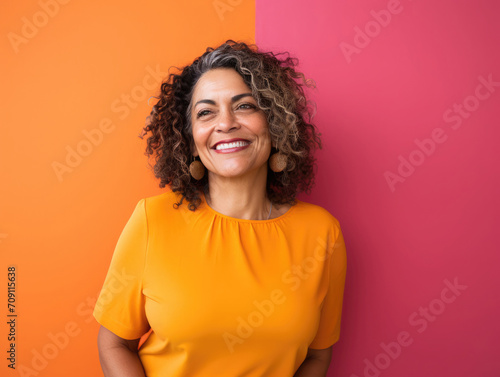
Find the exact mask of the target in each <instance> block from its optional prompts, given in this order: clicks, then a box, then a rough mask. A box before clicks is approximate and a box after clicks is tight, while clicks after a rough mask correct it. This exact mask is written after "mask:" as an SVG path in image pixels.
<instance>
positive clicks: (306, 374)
mask: <svg viewBox="0 0 500 377" xmlns="http://www.w3.org/2000/svg"><path fill="white" fill-rule="evenodd" d="M332 348H333V346H330V347H328V348H325V349H322V350H314V349H311V348H309V349H308V350H307V355H306V358H305V359H304V361H303V362H302V364H301V365H300V367H299V369H297V371H296V372H295V374H294V375H293V377H325V376H326V372H328V367H329V366H330V361H331V360H332Z"/></svg>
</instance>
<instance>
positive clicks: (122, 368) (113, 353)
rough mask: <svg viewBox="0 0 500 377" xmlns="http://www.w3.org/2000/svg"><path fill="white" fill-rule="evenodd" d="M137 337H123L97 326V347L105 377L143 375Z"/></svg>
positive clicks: (139, 376) (136, 376)
mask: <svg viewBox="0 0 500 377" xmlns="http://www.w3.org/2000/svg"><path fill="white" fill-rule="evenodd" d="M139 340H140V338H139V339H133V340H128V339H123V338H121V337H119V336H118V335H116V334H114V333H113V332H111V331H110V330H108V329H107V328H105V327H104V326H101V327H100V328H99V334H98V335H97V348H98V349H99V361H100V362H101V368H102V371H103V373H104V376H105V377H145V376H146V374H145V373H144V368H143V366H142V363H141V360H140V359H139V355H138V353H137V350H138V345H139Z"/></svg>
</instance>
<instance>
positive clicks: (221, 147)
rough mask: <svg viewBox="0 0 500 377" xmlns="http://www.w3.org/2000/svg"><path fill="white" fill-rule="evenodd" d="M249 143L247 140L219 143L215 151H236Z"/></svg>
mask: <svg viewBox="0 0 500 377" xmlns="http://www.w3.org/2000/svg"><path fill="white" fill-rule="evenodd" d="M249 145H250V142H247V141H236V142H234V143H220V144H217V146H216V147H215V151H216V152H217V153H232V152H238V151H241V150H243V149H245V148H247V147H248V146H249Z"/></svg>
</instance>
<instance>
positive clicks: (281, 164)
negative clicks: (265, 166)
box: [269, 152, 287, 173]
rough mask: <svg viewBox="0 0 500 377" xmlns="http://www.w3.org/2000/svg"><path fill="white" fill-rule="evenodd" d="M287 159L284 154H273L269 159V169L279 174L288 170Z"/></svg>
mask: <svg viewBox="0 0 500 377" xmlns="http://www.w3.org/2000/svg"><path fill="white" fill-rule="evenodd" d="M286 160H287V158H286V156H285V155H284V154H281V153H280V152H276V153H273V154H272V156H271V158H270V159H269V167H270V168H271V170H272V171H273V172H275V173H279V172H280V171H283V170H284V169H285V168H286V162H287V161H286Z"/></svg>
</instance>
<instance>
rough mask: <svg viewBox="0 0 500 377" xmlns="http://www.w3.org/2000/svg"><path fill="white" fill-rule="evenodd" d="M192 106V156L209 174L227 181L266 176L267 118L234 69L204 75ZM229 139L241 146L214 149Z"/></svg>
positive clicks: (268, 137)
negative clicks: (239, 141) (257, 172)
mask: <svg viewBox="0 0 500 377" xmlns="http://www.w3.org/2000/svg"><path fill="white" fill-rule="evenodd" d="M192 104H193V108H192V111H191V124H192V130H193V141H194V148H193V155H194V156H198V155H199V156H200V159H201V162H202V163H203V165H205V167H206V168H207V169H208V170H209V171H210V172H211V173H213V174H217V175H220V176H223V177H227V178H229V177H236V176H242V175H244V174H246V173H249V172H252V171H254V170H255V169H264V170H265V174H267V160H268V158H269V155H270V152H271V138H270V134H269V130H268V123H267V119H266V115H265V113H264V111H263V110H261V109H260V108H259V107H258V105H257V101H256V100H255V99H254V98H253V96H252V91H251V89H250V88H249V87H248V86H247V85H246V84H245V82H244V81H243V78H242V77H241V76H240V75H239V74H238V73H237V72H236V71H235V70H234V69H232V68H217V69H212V70H210V71H208V72H205V73H204V74H203V75H202V76H201V78H200V79H199V80H198V82H197V84H196V87H195V90H194V93H193V99H192ZM231 139H243V140H244V144H238V145H232V146H231V145H224V143H222V144H220V145H219V147H221V146H222V147H224V149H219V150H218V149H216V148H215V144H216V143H219V142H221V141H225V140H227V141H229V142H230V140H231ZM248 143H249V144H248ZM245 144H248V145H245ZM263 174H264V173H263Z"/></svg>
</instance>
